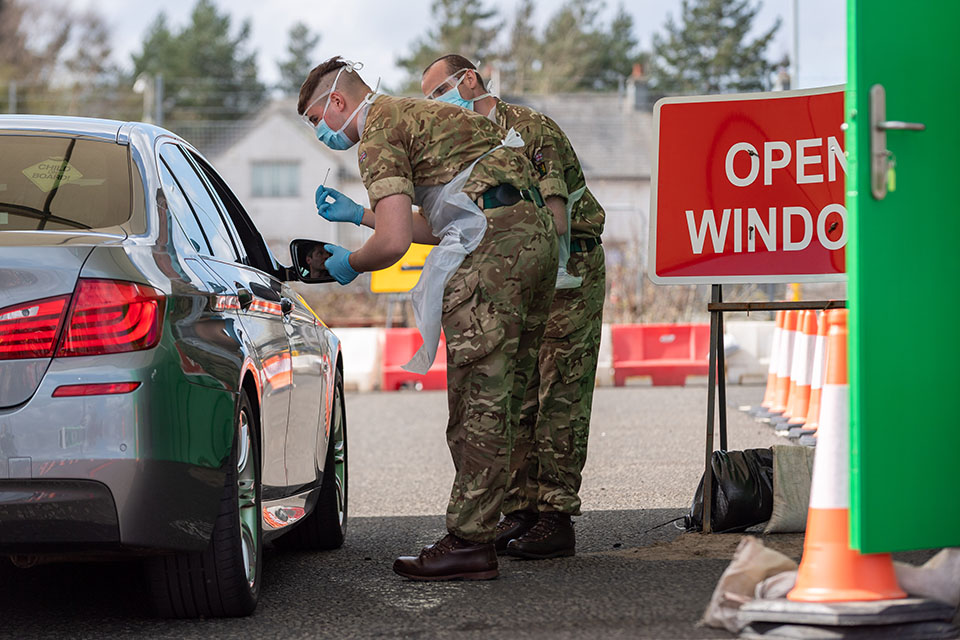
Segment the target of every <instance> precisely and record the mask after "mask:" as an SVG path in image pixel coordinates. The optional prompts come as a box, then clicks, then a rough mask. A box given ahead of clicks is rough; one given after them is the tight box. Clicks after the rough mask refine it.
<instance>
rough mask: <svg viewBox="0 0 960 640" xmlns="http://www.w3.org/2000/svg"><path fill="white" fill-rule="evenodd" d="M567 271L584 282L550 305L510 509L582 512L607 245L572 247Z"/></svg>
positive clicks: (513, 469) (514, 464)
mask: <svg viewBox="0 0 960 640" xmlns="http://www.w3.org/2000/svg"><path fill="white" fill-rule="evenodd" d="M567 271H568V272H569V273H570V274H571V275H574V276H582V277H583V284H582V285H581V286H580V287H578V288H576V289H560V290H558V291H557V293H556V296H555V297H554V300H553V306H552V307H551V308H550V316H549V319H548V321H547V329H546V332H545V333H544V338H543V345H542V346H541V347H540V354H539V363H538V367H537V371H536V373H535V375H534V376H533V377H531V379H530V385H529V387H528V389H527V395H526V399H525V401H524V403H523V408H522V410H521V417H520V425H519V429H518V431H517V434H518V437H517V440H516V442H515V443H514V448H513V454H512V458H511V465H510V479H511V482H510V488H509V489H508V491H507V496H506V498H505V499H504V504H503V513H505V514H506V513H513V512H514V511H521V510H526V511H559V512H561V513H568V514H570V515H580V496H579V491H580V483H581V478H582V476H581V473H582V471H583V465H584V463H585V462H586V460H587V437H588V435H589V433H590V412H591V409H592V406H593V389H594V386H595V384H596V377H597V358H598V356H599V352H600V330H601V324H602V320H603V301H604V297H605V289H606V287H605V285H606V277H605V269H604V254H603V247H602V246H596V247H594V248H593V249H591V250H590V251H587V252H584V253H574V254H571V256H570V261H569V262H568V263H567Z"/></svg>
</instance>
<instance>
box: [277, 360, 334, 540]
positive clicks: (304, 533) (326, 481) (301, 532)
mask: <svg viewBox="0 0 960 640" xmlns="http://www.w3.org/2000/svg"><path fill="white" fill-rule="evenodd" d="M346 535H347V416H346V412H345V411H344V401H343V376H342V374H341V373H340V371H339V370H338V371H337V374H336V378H335V381H334V391H333V411H332V414H331V416H330V444H329V446H328V447H327V457H326V463H325V464H324V467H323V482H322V484H321V485H320V496H319V498H318V499H317V504H316V506H315V507H314V509H313V511H311V512H310V514H309V515H308V516H306V517H304V518H303V519H302V520H301V521H300V522H298V523H297V524H296V525H295V526H294V527H293V528H292V529H291V531H290V532H289V533H286V534H284V535H283V536H281V537H280V538H278V539H277V542H276V544H277V546H280V547H283V548H286V549H312V550H324V551H325V550H330V549H339V548H340V547H342V546H343V541H344V540H345V539H346Z"/></svg>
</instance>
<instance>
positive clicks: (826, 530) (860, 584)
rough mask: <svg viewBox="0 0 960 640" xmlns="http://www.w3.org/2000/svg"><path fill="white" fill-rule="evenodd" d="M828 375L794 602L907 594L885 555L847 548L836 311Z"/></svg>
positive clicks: (841, 353) (843, 324) (842, 380)
mask: <svg viewBox="0 0 960 640" xmlns="http://www.w3.org/2000/svg"><path fill="white" fill-rule="evenodd" d="M834 314H835V315H834V317H833V319H835V322H834V324H832V326H831V327H830V331H829V335H828V339H827V341H828V347H827V353H828V355H827V374H826V380H825V381H824V385H823V392H822V395H821V405H820V418H821V419H820V437H819V440H818V443H817V454H816V456H815V457H814V462H813V479H812V482H811V485H810V508H809V510H808V511H807V531H806V534H805V536H804V539H803V557H802V558H801V561H800V569H799V570H798V572H797V583H796V586H794V588H793V589H792V590H791V591H790V593H788V594H787V599H788V600H794V601H797V602H847V601H857V600H891V599H895V598H905V597H906V595H907V594H906V593H904V592H903V590H901V589H900V587H899V585H898V584H897V577H896V575H895V574H894V571H893V558H892V557H891V555H890V554H889V553H870V554H862V553H860V552H859V551H854V550H853V549H851V548H850V536H849V533H848V527H849V520H850V460H849V456H850V387H849V383H848V380H847V311H846V310H845V309H841V310H838V311H835V312H834Z"/></svg>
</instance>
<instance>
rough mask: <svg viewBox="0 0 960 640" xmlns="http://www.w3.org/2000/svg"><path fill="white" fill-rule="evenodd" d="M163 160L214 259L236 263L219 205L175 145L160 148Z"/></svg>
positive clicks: (235, 254) (168, 144)
mask: <svg viewBox="0 0 960 640" xmlns="http://www.w3.org/2000/svg"><path fill="white" fill-rule="evenodd" d="M160 158H161V159H163V161H164V162H165V163H166V164H167V167H168V168H169V169H170V172H171V173H172V174H173V176H174V177H175V178H176V180H177V184H179V185H180V188H181V189H183V192H184V193H185V194H186V196H187V200H188V201H189V203H190V206H191V207H192V208H193V212H194V213H195V214H196V216H197V220H198V221H199V223H200V227H201V228H202V229H203V233H204V235H205V236H206V237H207V241H208V242H209V244H210V249H211V251H212V254H213V256H214V257H215V258H219V259H221V260H225V261H227V262H235V261H236V260H237V252H236V251H235V249H234V247H233V241H232V240H231V239H230V233H229V232H228V231H227V228H226V227H225V226H224V223H223V219H222V218H221V217H220V212H219V210H218V209H217V205H216V203H215V202H214V201H213V199H212V198H211V197H210V192H209V191H207V187H206V185H205V184H204V183H203V180H202V179H201V178H200V176H199V175H198V174H197V172H196V171H195V170H194V168H193V167H192V166H191V165H190V163H189V162H188V161H187V158H186V157H185V156H184V155H183V154H182V153H181V152H180V150H179V149H178V148H177V147H176V145H173V144H170V143H167V144H164V145H163V146H161V147H160Z"/></svg>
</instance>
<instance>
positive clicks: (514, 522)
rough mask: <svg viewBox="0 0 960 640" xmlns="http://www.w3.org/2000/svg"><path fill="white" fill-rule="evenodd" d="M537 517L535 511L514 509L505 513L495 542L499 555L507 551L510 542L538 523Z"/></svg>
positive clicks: (499, 524)
mask: <svg viewBox="0 0 960 640" xmlns="http://www.w3.org/2000/svg"><path fill="white" fill-rule="evenodd" d="M537 517H538V516H537V513H536V512H535V511H514V512H513V513H508V514H507V515H505V516H504V517H503V520H501V521H500V522H499V523H498V524H497V539H496V540H495V541H494V543H493V544H494V546H495V547H496V548H497V555H498V556H499V555H501V554H503V553H505V552H506V551H507V543H508V542H510V541H511V540H513V539H514V538H519V537H521V536H522V535H523V534H525V533H526V532H527V531H530V529H532V528H533V526H534V525H535V524H537Z"/></svg>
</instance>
